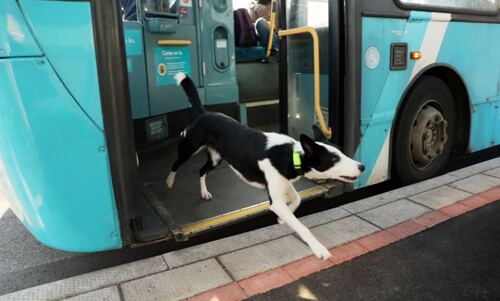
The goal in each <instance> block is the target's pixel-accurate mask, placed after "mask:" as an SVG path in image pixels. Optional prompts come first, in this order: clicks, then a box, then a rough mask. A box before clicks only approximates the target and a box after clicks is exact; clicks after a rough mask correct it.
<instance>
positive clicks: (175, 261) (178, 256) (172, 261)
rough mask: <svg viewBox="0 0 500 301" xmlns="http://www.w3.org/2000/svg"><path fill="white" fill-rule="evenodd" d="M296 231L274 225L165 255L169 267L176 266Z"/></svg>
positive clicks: (284, 226)
mask: <svg viewBox="0 0 500 301" xmlns="http://www.w3.org/2000/svg"><path fill="white" fill-rule="evenodd" d="M292 233H294V231H293V230H292V229H290V227H288V226H286V225H279V224H276V225H272V226H269V227H265V228H263V229H258V230H254V231H250V232H246V233H242V234H239V235H235V236H230V237H226V238H223V239H219V240H215V241H211V242H208V243H204V244H201V245H197V246H192V247H189V248H185V249H182V250H177V251H173V252H170V253H166V254H164V255H163V258H165V261H166V262H167V264H168V266H169V268H176V267H179V266H183V265H186V264H189V263H193V262H197V261H200V260H204V259H208V258H211V257H216V256H219V255H222V254H226V253H229V252H232V251H235V250H239V249H243V248H246V247H250V246H253V245H257V244H261V243H264V242H267V241H270V240H273V239H276V238H280V237H284V236H287V235H290V234H292Z"/></svg>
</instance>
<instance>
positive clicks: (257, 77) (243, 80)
mask: <svg viewBox="0 0 500 301" xmlns="http://www.w3.org/2000/svg"><path fill="white" fill-rule="evenodd" d="M291 2H292V3H291V6H290V7H289V8H288V16H291V17H289V18H287V20H286V22H287V23H288V24H287V26H288V27H293V28H298V27H301V26H312V27H314V28H316V30H317V32H318V33H319V34H320V36H321V35H322V34H323V35H327V34H328V8H327V6H328V3H327V2H313V1H309V2H300V1H291ZM167 3H168V2H167ZM137 4H138V6H137V7H138V20H137V21H124V23H123V26H124V36H125V48H126V57H127V70H128V79H129V87H130V88H129V89H130V100H131V110H132V118H133V126H134V136H135V137H134V138H135V146H136V150H137V155H138V178H139V183H140V193H139V194H138V197H137V198H138V200H139V201H138V203H137V204H136V210H137V212H136V216H137V217H140V218H137V219H135V220H134V233H135V234H134V236H135V242H136V243H137V244H140V243H144V242H151V241H156V240H169V239H175V240H177V241H182V240H186V239H188V237H189V236H191V235H194V234H198V233H202V232H204V231H207V230H210V229H214V228H217V227H220V226H223V225H227V224H230V223H233V222H237V221H240V220H242V219H245V218H248V217H251V216H255V215H258V214H263V213H265V212H267V211H268V206H269V201H268V196H267V193H266V192H265V191H264V190H259V189H257V188H254V187H252V186H249V185H248V184H246V183H244V182H243V181H242V180H241V179H240V178H239V177H237V176H236V174H235V173H234V172H233V171H232V170H231V168H229V166H228V165H227V164H226V163H224V161H223V163H222V164H221V165H219V166H218V167H217V168H216V169H214V170H213V171H211V172H210V173H209V175H208V176H207V188H208V190H209V191H210V193H211V194H212V196H213V198H212V199H211V200H205V199H203V198H202V197H201V194H200V184H199V170H200V168H201V167H202V166H203V165H204V163H205V161H206V156H205V154H204V152H200V153H199V154H197V155H195V156H193V157H192V158H191V159H190V160H189V161H188V162H187V163H186V164H184V165H183V166H181V168H180V169H179V171H178V173H177V176H176V181H175V183H174V185H173V187H172V188H168V187H167V185H166V182H165V181H166V178H167V175H168V173H169V171H170V168H171V167H172V164H173V162H174V160H175V159H176V157H177V141H178V137H179V135H180V133H181V132H182V131H183V130H184V128H185V127H186V126H187V125H188V124H189V123H190V122H191V121H192V119H193V113H192V110H191V109H190V107H189V103H188V101H187V98H186V96H185V95H184V91H183V90H182V89H181V88H180V87H178V86H177V85H176V84H175V80H174V79H173V75H174V74H175V73H177V72H185V73H187V74H188V75H189V76H190V77H191V78H192V79H193V81H194V82H195V85H196V87H197V89H198V92H199V94H200V98H201V99H202V102H203V104H204V106H205V108H206V109H207V110H209V111H218V112H222V113H225V114H226V115H229V116H231V117H233V118H235V119H236V120H238V121H240V122H241V123H243V124H246V125H248V126H249V127H252V128H256V129H259V130H263V131H269V132H288V134H289V135H291V136H292V137H295V138H298V136H299V135H300V134H301V133H305V134H308V135H311V134H312V131H311V126H312V124H313V123H318V119H317V117H316V113H315V107H314V103H313V99H314V89H312V88H311V87H313V86H314V84H313V82H314V78H313V70H312V69H314V66H313V64H312V61H313V55H314V53H313V49H312V47H313V43H312V37H311V36H310V35H309V34H308V33H300V34H298V35H296V36H293V37H291V38H288V39H287V41H288V42H285V41H284V40H285V39H283V41H282V42H281V45H282V47H283V50H287V51H288V56H289V57H288V58H286V60H287V65H288V68H285V69H283V70H280V66H283V64H280V63H278V62H274V63H268V62H266V60H265V58H266V57H265V49H264V48H263V47H260V46H255V47H251V48H248V49H238V48H240V47H236V46H235V41H234V30H233V10H235V9H237V8H239V7H246V6H247V5H248V2H246V1H235V2H234V3H231V1H230V0H220V1H203V2H201V1H200V3H198V1H194V0H188V1H174V2H171V4H170V6H169V7H167V6H164V1H138V2H137ZM304 6H305V7H304ZM322 6H325V7H322ZM276 8H277V7H275V9H276ZM321 8H323V9H321ZM308 11H309V12H310V11H314V12H316V15H315V17H314V18H312V17H311V16H309V15H308ZM319 11H323V12H324V13H318V12H319ZM284 21H285V20H282V21H281V22H284ZM320 40H321V39H320ZM326 40H327V39H323V41H326ZM323 44H324V45H320V47H319V48H320V49H319V53H320V57H321V59H323V60H325V61H326V60H327V53H328V51H327V50H328V47H329V45H328V43H323ZM259 48H260V49H259ZM285 48H286V49H285ZM242 53H243V54H242ZM245 53H246V54H245ZM255 53H257V55H255ZM245 55H246V57H245ZM281 58H285V55H283V56H282V57H281ZM322 66H323V67H321V69H322V70H318V71H321V72H320V73H321V82H322V83H327V81H328V68H327V67H326V66H328V64H327V63H325V64H322ZM280 72H286V73H282V75H281V76H283V77H286V78H285V79H283V78H282V79H281V82H282V86H283V82H284V81H285V80H286V81H287V83H288V84H287V85H286V89H285V91H284V92H280ZM327 87H328V85H327V84H324V85H322V90H321V93H322V95H321V103H322V111H323V113H324V114H325V116H326V117H324V118H328V114H327V113H328V109H329V104H328V88H327ZM280 93H281V97H282V98H283V95H284V96H285V97H286V100H285V101H282V103H280V101H279V99H280ZM301 99H302V101H300V100H301ZM326 124H328V119H326ZM294 186H295V188H296V189H297V191H298V192H299V194H300V195H301V197H302V199H303V200H308V199H312V198H317V197H320V196H328V197H332V196H334V195H337V194H340V193H341V192H342V191H343V189H344V187H343V184H341V183H339V182H321V183H320V182H314V181H311V180H307V179H305V178H303V179H301V180H300V181H298V182H296V183H295V184H294Z"/></svg>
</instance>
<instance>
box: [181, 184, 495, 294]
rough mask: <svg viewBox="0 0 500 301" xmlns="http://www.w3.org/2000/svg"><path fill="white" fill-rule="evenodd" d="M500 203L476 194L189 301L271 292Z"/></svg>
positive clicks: (492, 191)
mask: <svg viewBox="0 0 500 301" xmlns="http://www.w3.org/2000/svg"><path fill="white" fill-rule="evenodd" d="M497 200H500V186H499V187H495V188H493V189H490V190H487V191H485V192H483V193H480V194H477V195H475V196H472V197H470V198H467V199H464V200H462V201H459V202H457V203H455V204H452V205H449V206H446V207H443V208H440V209H438V210H435V211H431V212H428V213H426V214H424V215H421V216H419V217H416V218H414V219H413V220H409V221H406V222H403V223H401V224H399V225H396V226H393V227H391V228H388V229H386V230H381V231H379V232H377V233H374V234H371V235H368V236H365V237H363V238H360V239H358V240H355V241H352V242H350V243H347V244H344V245H341V246H338V247H335V248H333V249H330V253H331V254H332V257H331V258H330V259H329V260H319V259H317V258H316V257H315V256H309V257H306V258H303V259H300V260H297V261H295V262H292V263H289V264H287V265H285V266H282V267H278V268H276V269H273V270H270V271H267V272H265V273H262V274H258V275H255V276H252V277H250V278H247V279H244V280H241V281H239V282H237V283H231V284H229V285H226V286H223V287H220V288H218V289H215V290H211V291H208V292H205V293H203V294H200V295H197V296H194V297H191V298H189V299H186V300H188V301H202V300H203V301H207V300H208V301H223V300H224V301H240V300H244V299H246V298H247V297H251V296H255V295H258V294H262V293H265V292H268V291H270V290H272V289H275V288H278V287H281V286H284V285H286V284H288V283H291V282H293V281H296V280H298V279H300V278H302V277H305V276H308V275H310V274H312V273H316V272H319V271H321V270H323V269H327V268H330V267H332V266H334V265H338V264H341V263H343V262H346V261H349V260H352V259H354V258H356V257H359V256H361V255H363V254H366V253H369V252H371V251H374V250H377V249H380V248H382V247H384V246H387V245H389V244H391V243H393V242H396V241H398V240H401V239H403V238H406V237H408V236H411V235H414V234H416V233H418V232H421V231H423V230H425V229H428V228H431V227H433V226H435V225H437V224H439V223H441V222H443V221H446V220H449V219H451V218H453V217H457V216H459V215H462V214H464V213H466V212H468V211H472V210H474V209H477V208H480V207H482V206H484V205H486V204H489V203H493V202H495V201H497Z"/></svg>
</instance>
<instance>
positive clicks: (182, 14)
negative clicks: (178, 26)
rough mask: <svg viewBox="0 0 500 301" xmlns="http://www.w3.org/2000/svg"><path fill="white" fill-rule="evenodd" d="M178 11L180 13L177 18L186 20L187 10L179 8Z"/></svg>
mask: <svg viewBox="0 0 500 301" xmlns="http://www.w3.org/2000/svg"><path fill="white" fill-rule="evenodd" d="M179 11H180V14H179V17H180V18H181V19H187V17H188V9H187V7H181V8H179Z"/></svg>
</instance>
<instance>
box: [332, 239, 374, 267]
mask: <svg viewBox="0 0 500 301" xmlns="http://www.w3.org/2000/svg"><path fill="white" fill-rule="evenodd" d="M368 252H369V250H368V249H367V248H365V247H363V246H362V245H360V244H358V243H357V242H355V241H353V242H350V243H347V244H345V245H342V246H340V247H336V248H335V249H332V250H330V254H332V257H330V261H331V262H333V263H334V264H341V263H342V262H345V261H349V260H351V259H353V258H356V257H358V256H361V255H363V254H365V253H368Z"/></svg>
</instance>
